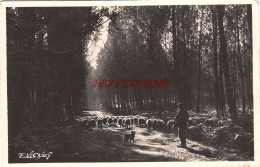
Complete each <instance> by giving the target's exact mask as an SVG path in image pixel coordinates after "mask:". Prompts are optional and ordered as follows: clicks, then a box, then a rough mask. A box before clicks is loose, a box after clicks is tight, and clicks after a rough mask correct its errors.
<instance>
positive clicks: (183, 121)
mask: <svg viewBox="0 0 260 167" xmlns="http://www.w3.org/2000/svg"><path fill="white" fill-rule="evenodd" d="M178 108H179V111H178V113H177V116H176V118H175V122H174V127H178V128H179V138H180V140H181V144H179V145H178V146H177V147H181V148H186V131H187V122H188V119H189V114H188V111H187V109H186V107H185V106H184V104H183V103H179V104H178Z"/></svg>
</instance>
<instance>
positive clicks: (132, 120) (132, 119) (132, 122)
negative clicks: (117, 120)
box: [130, 118, 134, 127]
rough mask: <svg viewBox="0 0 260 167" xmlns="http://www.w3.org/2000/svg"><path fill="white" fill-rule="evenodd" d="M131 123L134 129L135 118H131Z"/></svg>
mask: <svg viewBox="0 0 260 167" xmlns="http://www.w3.org/2000/svg"><path fill="white" fill-rule="evenodd" d="M130 121H131V122H130V123H131V125H132V127H133V125H134V118H131V119H130Z"/></svg>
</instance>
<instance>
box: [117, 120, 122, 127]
mask: <svg viewBox="0 0 260 167" xmlns="http://www.w3.org/2000/svg"><path fill="white" fill-rule="evenodd" d="M117 123H118V124H119V125H120V127H122V126H123V120H122V118H119V119H118V121H117Z"/></svg>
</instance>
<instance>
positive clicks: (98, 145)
mask: <svg viewBox="0 0 260 167" xmlns="http://www.w3.org/2000/svg"><path fill="white" fill-rule="evenodd" d="M107 115H111V114H109V113H106V112H103V111H89V112H84V114H83V116H81V117H79V118H78V119H84V117H85V116H107ZM131 130H134V131H136V137H135V145H134V146H125V145H123V142H122V138H123V134H124V133H125V132H127V131H129V132H130V131H131ZM77 144H78V148H77V149H76V150H78V151H76V152H75V153H73V154H70V155H67V156H66V155H63V157H62V159H63V160H67V161H75V162H76V161H77V162H123V161H133V162H140V161H143V162H146V161H212V160H221V159H222V158H220V157H219V156H218V155H217V153H218V150H216V149H215V148H212V147H207V146H204V145H202V144H199V143H196V142H193V141H190V140H188V141H187V145H188V147H189V148H188V149H184V148H178V147H177V144H179V139H178V137H177V136H175V135H174V134H173V133H166V132H158V131H154V130H147V129H146V128H140V127H137V126H134V127H133V128H131V129H125V128H120V127H104V128H96V129H94V130H92V131H89V130H86V129H82V130H81V132H80V134H79V136H78V137H77ZM228 154H229V153H228ZM222 160H223V159H222Z"/></svg>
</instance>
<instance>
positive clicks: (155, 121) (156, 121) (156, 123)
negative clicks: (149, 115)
mask: <svg viewBox="0 0 260 167" xmlns="http://www.w3.org/2000/svg"><path fill="white" fill-rule="evenodd" d="M157 127H158V120H157V119H154V120H153V129H154V130H155V129H157Z"/></svg>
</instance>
